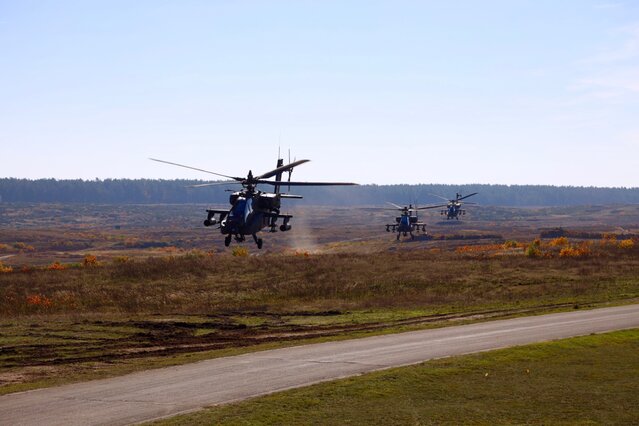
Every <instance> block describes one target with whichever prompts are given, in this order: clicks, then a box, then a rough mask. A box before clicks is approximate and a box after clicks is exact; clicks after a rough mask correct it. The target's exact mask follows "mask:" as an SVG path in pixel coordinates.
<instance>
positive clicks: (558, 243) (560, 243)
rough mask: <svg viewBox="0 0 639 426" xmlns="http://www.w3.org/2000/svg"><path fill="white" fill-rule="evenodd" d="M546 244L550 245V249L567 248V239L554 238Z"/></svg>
mask: <svg viewBox="0 0 639 426" xmlns="http://www.w3.org/2000/svg"><path fill="white" fill-rule="evenodd" d="M548 244H549V245H550V247H566V246H568V238H566V237H559V238H555V239H554V240H551V241H550V243H548Z"/></svg>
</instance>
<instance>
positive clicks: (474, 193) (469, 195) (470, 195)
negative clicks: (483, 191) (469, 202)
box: [457, 192, 479, 201]
mask: <svg viewBox="0 0 639 426" xmlns="http://www.w3.org/2000/svg"><path fill="white" fill-rule="evenodd" d="M476 194H479V193H478V192H473V193H472V194H468V195H466V196H465V197H461V198H458V199H457V201H459V200H463V199H464V198H468V197H472V196H473V195H476Z"/></svg>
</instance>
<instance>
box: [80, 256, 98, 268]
mask: <svg viewBox="0 0 639 426" xmlns="http://www.w3.org/2000/svg"><path fill="white" fill-rule="evenodd" d="M82 265H83V266H84V267H85V268H86V267H94V266H98V265H99V263H98V258H97V257H96V256H94V255H92V254H87V255H86V256H84V260H83V261H82Z"/></svg>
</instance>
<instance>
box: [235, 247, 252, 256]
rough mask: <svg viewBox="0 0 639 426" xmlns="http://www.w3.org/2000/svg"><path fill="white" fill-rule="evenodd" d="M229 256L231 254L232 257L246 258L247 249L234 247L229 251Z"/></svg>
mask: <svg viewBox="0 0 639 426" xmlns="http://www.w3.org/2000/svg"><path fill="white" fill-rule="evenodd" d="M231 254H233V256H238V257H246V256H248V249H247V248H246V247H240V246H235V247H233V250H231Z"/></svg>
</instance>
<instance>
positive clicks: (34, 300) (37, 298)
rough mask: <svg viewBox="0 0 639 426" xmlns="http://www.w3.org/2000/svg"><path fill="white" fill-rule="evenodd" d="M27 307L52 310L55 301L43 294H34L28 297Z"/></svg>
mask: <svg viewBox="0 0 639 426" xmlns="http://www.w3.org/2000/svg"><path fill="white" fill-rule="evenodd" d="M27 305H32V306H41V307H44V308H50V307H51V306H53V300H51V299H49V298H48V297H46V296H43V295H41V294H32V295H29V296H27Z"/></svg>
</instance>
